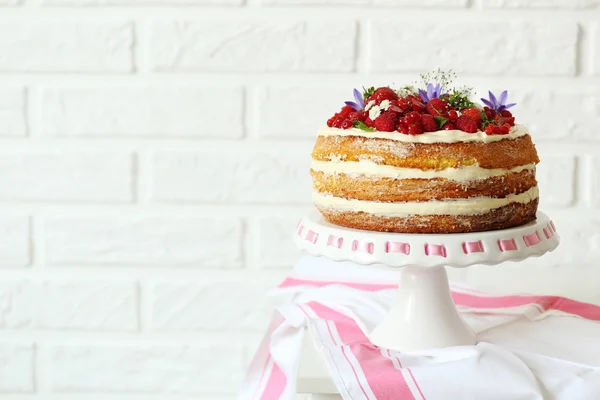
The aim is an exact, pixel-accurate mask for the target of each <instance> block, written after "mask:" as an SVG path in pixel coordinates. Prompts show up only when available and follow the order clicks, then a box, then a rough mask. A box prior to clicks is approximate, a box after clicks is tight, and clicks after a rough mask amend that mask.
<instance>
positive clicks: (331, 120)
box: [327, 114, 338, 127]
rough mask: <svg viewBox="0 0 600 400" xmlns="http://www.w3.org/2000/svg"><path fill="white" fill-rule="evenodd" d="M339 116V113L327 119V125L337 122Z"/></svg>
mask: <svg viewBox="0 0 600 400" xmlns="http://www.w3.org/2000/svg"><path fill="white" fill-rule="evenodd" d="M337 117H338V114H335V115H334V116H333V117H331V118H329V119H328V120H327V126H329V127H332V126H333V123H334V122H335V119H336V118H337Z"/></svg>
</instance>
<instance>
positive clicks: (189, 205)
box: [0, 0, 600, 400]
mask: <svg viewBox="0 0 600 400" xmlns="http://www.w3.org/2000/svg"><path fill="white" fill-rule="evenodd" d="M599 16H600V1H598V0H532V1H525V0H0V204H1V206H2V207H1V210H0V398H16V397H14V396H18V398H19V399H23V400H27V399H36V400H38V399H39V400H58V399H74V398H77V399H78V400H79V399H81V400H99V399H102V400H117V399H118V400H128V399H131V400H134V399H137V400H139V399H146V398H152V399H159V398H160V399H163V398H164V399H183V398H190V397H194V398H198V399H203V400H226V399H233V398H235V392H236V390H237V386H238V384H239V381H240V379H241V376H242V374H243V370H244V368H245V366H246V364H247V363H248V361H249V358H250V356H251V354H252V351H253V349H254V347H255V346H256V344H257V342H258V340H259V338H260V336H261V330H262V329H263V328H264V327H265V324H266V322H267V319H268V314H269V309H270V308H271V307H272V305H273V300H272V299H269V298H264V297H263V293H264V292H265V291H266V290H267V288H268V287H271V286H272V285H274V284H275V283H276V282H277V281H278V280H279V279H280V278H281V277H283V276H285V274H286V272H287V271H288V269H289V267H290V265H291V264H292V263H293V262H294V261H295V259H296V258H297V257H298V253H297V251H296V249H295V247H294V245H293V243H292V242H291V236H290V235H291V232H292V231H293V229H294V227H295V224H296V222H297V221H298V218H299V217H300V215H301V214H302V213H303V212H305V211H306V210H307V209H308V208H309V207H310V179H309V176H308V167H309V163H310V160H309V154H310V151H311V147H312V142H313V137H314V133H315V130H316V129H317V128H318V127H319V126H320V125H321V124H323V123H324V121H325V119H326V118H327V117H328V116H329V115H330V114H331V113H333V112H334V111H335V110H337V109H338V108H339V107H340V106H341V105H342V102H343V101H344V100H347V99H350V98H351V90H352V88H354V87H360V86H362V85H371V84H373V85H378V84H386V83H390V82H395V83H398V84H399V83H402V82H411V81H413V80H414V79H415V78H416V75H417V73H418V72H422V71H424V70H429V69H432V68H434V67H436V66H440V67H442V68H453V69H455V70H456V71H457V72H459V73H460V76H461V78H462V82H463V83H471V84H473V85H474V86H475V87H476V88H478V89H486V88H491V89H493V90H501V89H503V88H508V89H509V90H510V92H511V98H514V99H516V100H517V101H518V102H519V105H518V106H517V107H516V109H515V112H516V114H517V117H518V118H519V120H521V121H524V122H526V123H528V124H529V126H530V128H531V130H532V132H533V135H534V139H535V141H536V143H537V144H538V150H539V152H540V156H541V158H542V164H541V165H540V166H539V181H540V185H541V193H542V200H541V201H542V206H543V208H544V209H545V210H546V211H547V212H548V213H550V214H552V216H553V219H554V220H555V222H556V225H557V227H558V229H559V231H560V232H561V234H562V237H563V243H562V244H561V246H560V248H559V249H558V250H557V251H556V252H555V253H553V254H551V255H548V256H545V257H543V258H541V259H534V260H528V261H527V262H525V263H523V264H519V265H512V266H510V268H509V267H508V266H507V267H506V268H501V267H496V268H488V267H474V268H470V269H467V270H463V271H452V274H453V275H454V276H458V277H460V279H463V280H465V281H466V282H470V283H475V284H478V285H480V286H482V287H489V288H494V287H495V288H496V289H500V290H519V291H525V290H529V291H531V290H534V291H541V292H546V293H548V292H555V293H568V294H570V295H572V296H575V297H577V298H581V299H584V300H592V301H596V302H599V303H600V295H598V293H600V284H599V283H598V282H600V272H599V271H600V268H598V267H599V266H598V261H597V260H598V259H600V189H599V188H600V174H599V173H598V172H597V171H598V170H599V169H600V133H598V126H600V125H599V122H600V92H599V86H598V74H599V73H600V30H599V25H598V22H597V21H598V17H599ZM272 243H274V244H275V245H271V244H272Z"/></svg>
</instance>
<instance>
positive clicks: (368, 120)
mask: <svg viewBox="0 0 600 400" xmlns="http://www.w3.org/2000/svg"><path fill="white" fill-rule="evenodd" d="M363 122H364V123H365V125H366V126H368V127H369V128H372V127H373V124H374V122H373V120H372V119H371V118H369V117H368V116H367V118H365V120H364V121H363Z"/></svg>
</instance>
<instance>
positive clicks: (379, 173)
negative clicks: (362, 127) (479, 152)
mask: <svg viewBox="0 0 600 400" xmlns="http://www.w3.org/2000/svg"><path fill="white" fill-rule="evenodd" d="M311 169H312V170H313V171H319V172H324V173H326V174H336V173H337V174H347V175H353V174H357V175H365V176H372V177H378V178H392V179H433V178H446V179H449V180H452V181H471V180H478V179H486V178H490V177H493V176H502V175H506V174H511V173H516V172H521V171H525V170H528V171H533V170H534V169H535V164H526V165H519V166H518V167H514V168H494V169H487V168H481V167H480V166H479V165H470V166H464V167H460V168H446V169H442V170H438V171H436V170H422V169H419V168H402V167H395V166H393V165H381V164H377V163H375V162H373V161H371V160H360V161H341V160H340V159H338V158H334V159H332V161H317V160H312V165H311Z"/></svg>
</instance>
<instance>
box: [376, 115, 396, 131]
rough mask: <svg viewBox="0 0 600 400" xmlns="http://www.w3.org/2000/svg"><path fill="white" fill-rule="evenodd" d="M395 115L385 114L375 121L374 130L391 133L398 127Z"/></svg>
mask: <svg viewBox="0 0 600 400" xmlns="http://www.w3.org/2000/svg"><path fill="white" fill-rule="evenodd" d="M398 117H399V115H398V114H397V113H390V112H385V113H383V114H381V115H380V116H379V117H377V119H376V120H375V129H377V130H378V131H382V132H392V131H395V130H396V128H397V127H398Z"/></svg>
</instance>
